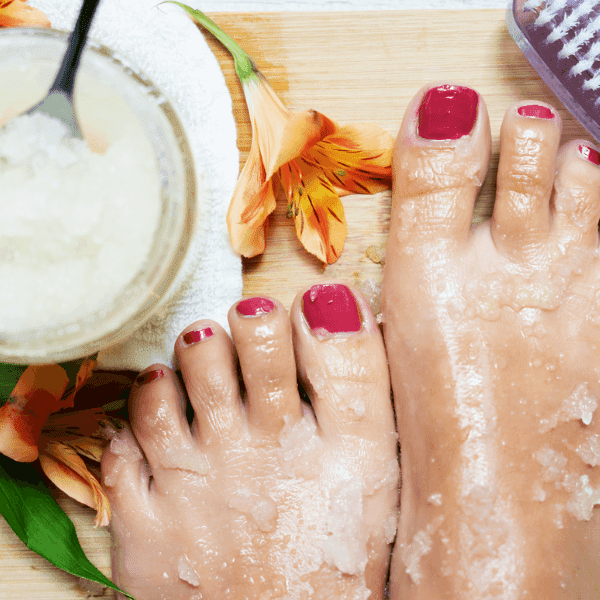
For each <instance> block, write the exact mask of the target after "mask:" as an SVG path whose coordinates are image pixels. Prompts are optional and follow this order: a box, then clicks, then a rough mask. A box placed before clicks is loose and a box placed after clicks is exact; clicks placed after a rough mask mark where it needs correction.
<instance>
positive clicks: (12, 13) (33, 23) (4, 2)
mask: <svg viewBox="0 0 600 600" xmlns="http://www.w3.org/2000/svg"><path fill="white" fill-rule="evenodd" d="M0 27H50V21H48V18H47V17H46V15H45V14H44V13H43V12H42V11H41V10H38V9H37V8H33V7H32V6H29V5H28V4H27V3H26V0H0Z"/></svg>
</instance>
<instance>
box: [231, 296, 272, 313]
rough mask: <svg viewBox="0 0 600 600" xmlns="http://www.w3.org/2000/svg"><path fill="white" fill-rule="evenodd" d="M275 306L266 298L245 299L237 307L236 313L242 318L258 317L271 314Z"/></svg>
mask: <svg viewBox="0 0 600 600" xmlns="http://www.w3.org/2000/svg"><path fill="white" fill-rule="evenodd" d="M274 308H275V304H273V302H271V301H270V300H269V299H268V298H260V297H257V298H247V299H246V300H242V301H241V302H240V303H239V304H238V305H237V311H238V313H240V315H242V316H243V317H258V316H260V315H264V314H266V313H269V312H271V311H272V310H273V309H274Z"/></svg>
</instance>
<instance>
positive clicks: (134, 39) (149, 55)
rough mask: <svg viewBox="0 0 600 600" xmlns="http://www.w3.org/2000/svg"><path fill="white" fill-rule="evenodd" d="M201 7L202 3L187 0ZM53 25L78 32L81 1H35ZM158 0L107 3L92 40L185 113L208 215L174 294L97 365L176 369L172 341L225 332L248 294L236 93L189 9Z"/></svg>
mask: <svg viewBox="0 0 600 600" xmlns="http://www.w3.org/2000/svg"><path fill="white" fill-rule="evenodd" d="M187 3H188V4H189V5H190V6H193V7H194V8H200V6H199V3H198V2H197V1H194V0H192V1H191V2H187ZM30 4H31V5H32V6H34V7H36V8H39V9H40V10H42V11H43V12H44V13H45V14H46V15H47V17H48V19H49V20H50V23H51V24H52V27H53V28H54V29H59V30H65V31H71V29H72V28H73V27H74V25H75V20H76V18H77V14H78V12H79V9H80V6H81V0H30ZM158 4H159V0H102V1H101V2H100V6H99V7H98V10H97V13H96V16H95V17H94V21H93V23H92V28H91V31H90V37H91V38H93V39H95V40H97V41H98V42H100V43H101V44H104V45H106V46H108V47H109V48H111V49H113V50H116V51H117V52H118V53H119V54H120V55H122V56H123V57H125V58H127V59H128V60H129V61H130V62H131V64H132V65H136V66H137V67H138V68H139V69H141V71H142V72H143V73H145V74H146V75H147V76H148V77H149V78H150V79H151V80H152V81H153V83H154V84H155V85H156V86H157V87H159V88H160V89H161V91H162V92H163V93H164V94H165V95H166V96H167V97H168V98H169V100H170V101H171V102H172V103H173V104H174V105H175V106H176V108H178V109H179V113H180V115H181V118H182V121H183V124H184V126H185V129H186V133H187V136H188V139H189V142H190V145H191V148H192V152H193V155H194V159H195V163H196V172H197V175H198V187H199V193H198V197H199V199H200V201H201V202H202V205H201V206H200V207H199V208H200V210H199V211H198V213H199V214H200V218H199V221H198V223H196V227H195V234H194V238H193V241H192V245H191V249H190V252H189V255H188V257H187V259H186V261H185V263H184V265H183V268H182V271H181V273H180V275H179V277H178V279H177V281H176V284H175V286H174V288H173V292H172V293H171V296H170V298H168V299H167V300H166V302H165V303H163V305H162V308H161V309H160V310H159V312H158V313H157V314H155V315H154V316H153V317H152V318H151V319H150V320H149V321H148V322H147V323H146V324H145V325H143V326H142V327H141V328H140V329H138V330H137V331H136V332H135V333H134V334H133V335H131V336H130V337H129V338H128V339H127V340H125V341H124V342H123V343H121V344H119V345H117V346H113V347H112V348H109V349H107V350H103V351H102V352H100V354H99V357H98V362H99V367H100V368H104V369H134V370H141V369H144V368H146V367H147V366H149V365H150V364H152V363H155V362H160V363H164V364H166V365H169V366H171V367H173V368H176V367H177V364H176V362H175V357H174V353H173V344H174V342H175V340H176V338H177V336H178V335H179V333H180V332H181V330H182V329H183V328H184V327H187V326H188V325H190V324H191V323H192V322H193V321H195V320H197V319H200V318H211V319H214V320H216V321H217V322H218V323H220V324H221V325H223V326H224V327H225V328H227V311H228V310H229V307H230V306H231V304H233V303H234V302H235V301H236V300H238V299H239V298H240V297H241V294H242V271H241V260H240V258H239V256H238V255H237V254H236V253H235V252H234V251H233V250H232V249H231V245H230V243H229V236H228V233H227V226H226V223H225V216H226V213H227V208H228V206H229V201H230V199H231V195H232V193H233V189H234V187H235V182H236V179H237V174H238V165H239V153H238V150H237V147H236V130H235V121H234V119H233V115H232V107H231V97H230V95H229V93H228V90H227V87H226V85H225V79H224V77H223V74H222V72H221V70H220V68H219V64H218V62H217V60H216V59H215V57H214V55H213V54H212V52H211V51H210V48H209V47H208V45H207V44H206V42H205V40H204V38H203V36H202V34H201V33H200V31H199V30H198V29H197V27H196V26H195V25H194V23H193V22H192V21H191V19H189V18H188V17H187V16H186V15H185V13H184V12H183V11H182V10H181V9H180V8H179V7H176V6H175V5H173V4H162V5H161V6H160V7H159V6H158Z"/></svg>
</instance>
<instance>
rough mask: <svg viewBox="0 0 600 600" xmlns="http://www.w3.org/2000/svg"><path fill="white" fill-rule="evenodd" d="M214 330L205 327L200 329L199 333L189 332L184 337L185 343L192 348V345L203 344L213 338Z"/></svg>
mask: <svg viewBox="0 0 600 600" xmlns="http://www.w3.org/2000/svg"><path fill="white" fill-rule="evenodd" d="M212 335H213V330H212V329H211V328H210V327H204V328H203V329H199V330H198V331H188V332H187V333H186V334H184V336H183V341H184V342H185V343H186V344H187V345H188V346H190V345H191V344H197V343H198V342H202V341H204V340H206V339H208V338H209V337H212Z"/></svg>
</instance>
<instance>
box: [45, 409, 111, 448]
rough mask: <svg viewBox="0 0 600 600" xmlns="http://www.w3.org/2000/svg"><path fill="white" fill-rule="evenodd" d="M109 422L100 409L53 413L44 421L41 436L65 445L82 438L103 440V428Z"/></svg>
mask: <svg viewBox="0 0 600 600" xmlns="http://www.w3.org/2000/svg"><path fill="white" fill-rule="evenodd" d="M109 422H110V419H109V418H108V417H107V416H106V414H105V413H104V411H103V410H102V409H101V408H88V409H86V410H78V411H70V412H65V413H55V414H53V415H50V416H49V417H48V419H47V420H46V423H45V425H44V427H43V429H42V435H43V436H44V437H47V438H52V439H53V440H60V441H61V442H65V443H71V441H72V440H78V439H81V438H82V437H93V438H97V439H104V428H105V427H106V425H107V424H108V423H109Z"/></svg>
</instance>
